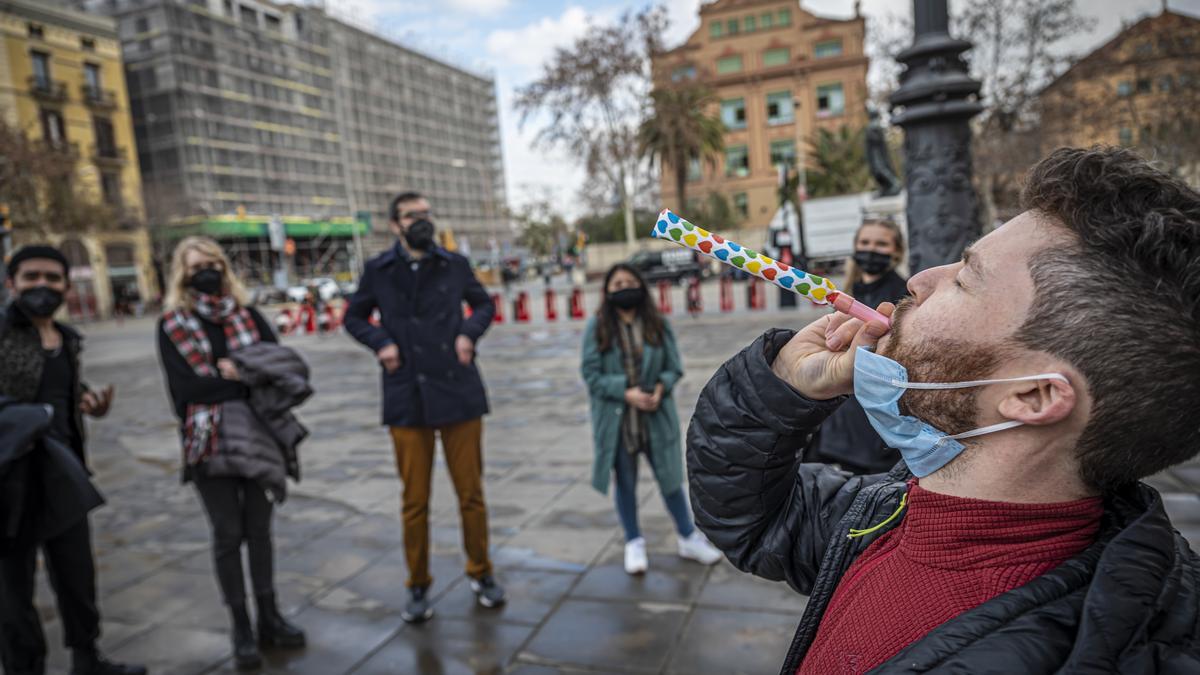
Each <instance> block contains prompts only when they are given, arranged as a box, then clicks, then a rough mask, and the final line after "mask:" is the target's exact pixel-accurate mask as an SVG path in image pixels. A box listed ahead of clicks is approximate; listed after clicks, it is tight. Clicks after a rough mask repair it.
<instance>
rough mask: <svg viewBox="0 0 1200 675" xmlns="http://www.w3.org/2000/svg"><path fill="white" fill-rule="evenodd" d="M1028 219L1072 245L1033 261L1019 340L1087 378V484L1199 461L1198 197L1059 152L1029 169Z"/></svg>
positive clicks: (1156, 177) (1082, 454)
mask: <svg viewBox="0 0 1200 675" xmlns="http://www.w3.org/2000/svg"><path fill="white" fill-rule="evenodd" d="M1021 201H1022V205H1023V207H1024V208H1025V209H1026V210H1033V211H1035V212H1037V213H1039V214H1041V215H1043V216H1046V217H1047V218H1048V219H1049V220H1050V221H1051V222H1053V223H1055V225H1057V226H1061V227H1064V228H1066V229H1067V230H1068V231H1069V232H1071V233H1072V234H1073V235H1074V237H1073V239H1074V244H1073V245H1069V246H1067V247H1064V248H1054V249H1047V250H1045V251H1042V252H1040V253H1039V254H1037V255H1036V256H1034V258H1033V259H1032V260H1031V261H1030V273H1031V275H1032V277H1033V283H1034V287H1035V290H1036V293H1037V300H1036V301H1035V302H1034V304H1033V306H1032V309H1031V310H1030V314H1029V317H1028V318H1027V320H1026V321H1025V324H1024V325H1023V326H1022V327H1021V328H1020V329H1019V330H1018V331H1017V334H1016V336H1015V337H1016V340H1017V342H1018V343H1019V344H1021V345H1022V346H1025V347H1027V348H1029V349H1035V350H1040V351H1045V352H1049V353H1051V354H1053V355H1055V356H1057V357H1059V358H1062V359H1064V360H1066V361H1067V362H1069V363H1071V364H1072V365H1073V366H1075V368H1077V369H1078V370H1079V371H1080V372H1081V373H1083V375H1084V377H1086V378H1087V383H1088V387H1089V390H1090V391H1089V393H1090V394H1091V398H1092V402H1093V405H1092V410H1091V414H1090V417H1089V419H1088V423H1087V426H1086V427H1085V428H1084V431H1083V434H1082V436H1081V437H1080V439H1079V444H1078V446H1077V450H1078V458H1079V461H1080V471H1081V473H1082V476H1083V479H1084V481H1085V482H1086V483H1087V484H1088V485H1090V486H1091V487H1093V488H1096V489H1099V490H1101V491H1107V490H1112V489H1115V488H1117V487H1120V486H1123V485H1126V484H1128V483H1130V482H1132V481H1136V480H1138V479H1140V478H1144V477H1146V476H1149V475H1150V474H1153V473H1155V472H1157V471H1161V470H1162V469H1164V468H1166V467H1169V466H1171V465H1174V464H1178V463H1179V462H1182V461H1184V460H1186V459H1188V458H1189V457H1192V456H1193V455H1195V454H1196V453H1197V451H1200V194H1197V193H1196V191H1195V190H1193V189H1191V188H1190V187H1188V186H1187V185H1186V184H1184V183H1183V181H1181V180H1179V179H1178V178H1176V177H1174V176H1171V175H1168V174H1166V173H1163V172H1162V171H1159V170H1158V169H1156V168H1154V167H1153V166H1151V165H1150V163H1148V162H1147V161H1146V160H1144V159H1142V158H1141V157H1139V156H1138V155H1136V154H1134V153H1133V152H1131V151H1129V150H1124V149H1120V148H1110V147H1093V148H1090V149H1086V150H1083V149H1078V148H1061V149H1059V150H1056V151H1054V152H1053V153H1052V154H1051V155H1050V156H1048V157H1046V158H1045V159H1043V160H1042V161H1041V162H1039V163H1038V164H1037V165H1036V166H1035V167H1033V169H1031V170H1030V172H1029V175H1028V176H1027V178H1026V185H1025V189H1024V192H1023V194H1022V195H1021Z"/></svg>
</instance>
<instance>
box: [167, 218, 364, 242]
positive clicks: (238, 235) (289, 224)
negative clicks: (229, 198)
mask: <svg viewBox="0 0 1200 675" xmlns="http://www.w3.org/2000/svg"><path fill="white" fill-rule="evenodd" d="M280 220H282V221H283V227H284V231H285V232H286V233H287V236H289V237H352V236H354V229H355V228H357V229H358V233H359V234H367V233H368V232H370V231H371V217H370V215H369V214H367V213H360V214H359V217H358V219H357V220H351V219H350V218H330V219H328V220H314V219H312V218H301V217H292V216H288V217H284V218H280ZM269 222H270V218H269V217H265V216H244V217H238V216H218V217H215V218H204V217H197V218H187V219H184V220H182V221H180V222H179V223H178V224H177V225H172V226H170V227H169V228H166V229H167V230H168V231H169V232H170V236H171V238H173V239H181V238H183V237H187V236H191V235H204V236H208V237H212V238H214V239H255V238H259V237H261V238H266V237H267V224H268V223H269Z"/></svg>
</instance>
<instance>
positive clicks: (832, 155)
mask: <svg viewBox="0 0 1200 675" xmlns="http://www.w3.org/2000/svg"><path fill="white" fill-rule="evenodd" d="M808 161H809V169H808V175H807V177H806V178H807V181H806V183H807V186H806V187H807V189H808V196H810V197H830V196H834V195H844V194H850V193H853V192H865V191H866V190H869V189H871V185H872V184H873V183H872V182H871V169H870V168H869V167H868V166H867V155H866V136H865V129H855V130H850V129H849V128H847V127H842V128H840V129H838V130H837V132H836V133H834V132H831V131H829V130H827V129H817V133H816V134H815V135H814V136H813V137H812V139H811V140H810V141H809V154H808Z"/></svg>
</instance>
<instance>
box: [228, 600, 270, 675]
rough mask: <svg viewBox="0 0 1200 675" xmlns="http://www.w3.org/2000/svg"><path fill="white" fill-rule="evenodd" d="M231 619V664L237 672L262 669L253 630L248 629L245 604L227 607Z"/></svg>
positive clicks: (248, 617) (260, 656) (248, 618)
mask: <svg viewBox="0 0 1200 675" xmlns="http://www.w3.org/2000/svg"><path fill="white" fill-rule="evenodd" d="M229 615H230V616H231V617H233V663H234V665H236V666H237V669H238V670H255V669H257V668H261V667H262V654H259V653H258V645H257V644H256V643H255V642H254V629H253V628H251V627H250V615H249V614H248V613H246V603H244V602H243V603H239V604H236V605H230V606H229Z"/></svg>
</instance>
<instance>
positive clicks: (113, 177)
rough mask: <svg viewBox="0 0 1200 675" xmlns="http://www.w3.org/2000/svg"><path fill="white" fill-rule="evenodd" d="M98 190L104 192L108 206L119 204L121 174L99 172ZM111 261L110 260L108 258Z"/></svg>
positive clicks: (110, 261)
mask: <svg viewBox="0 0 1200 675" xmlns="http://www.w3.org/2000/svg"><path fill="white" fill-rule="evenodd" d="M100 192H102V193H103V194H104V203H105V204H108V205H110V206H120V205H121V176H120V175H119V174H116V173H101V174H100ZM109 263H112V260H109Z"/></svg>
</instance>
